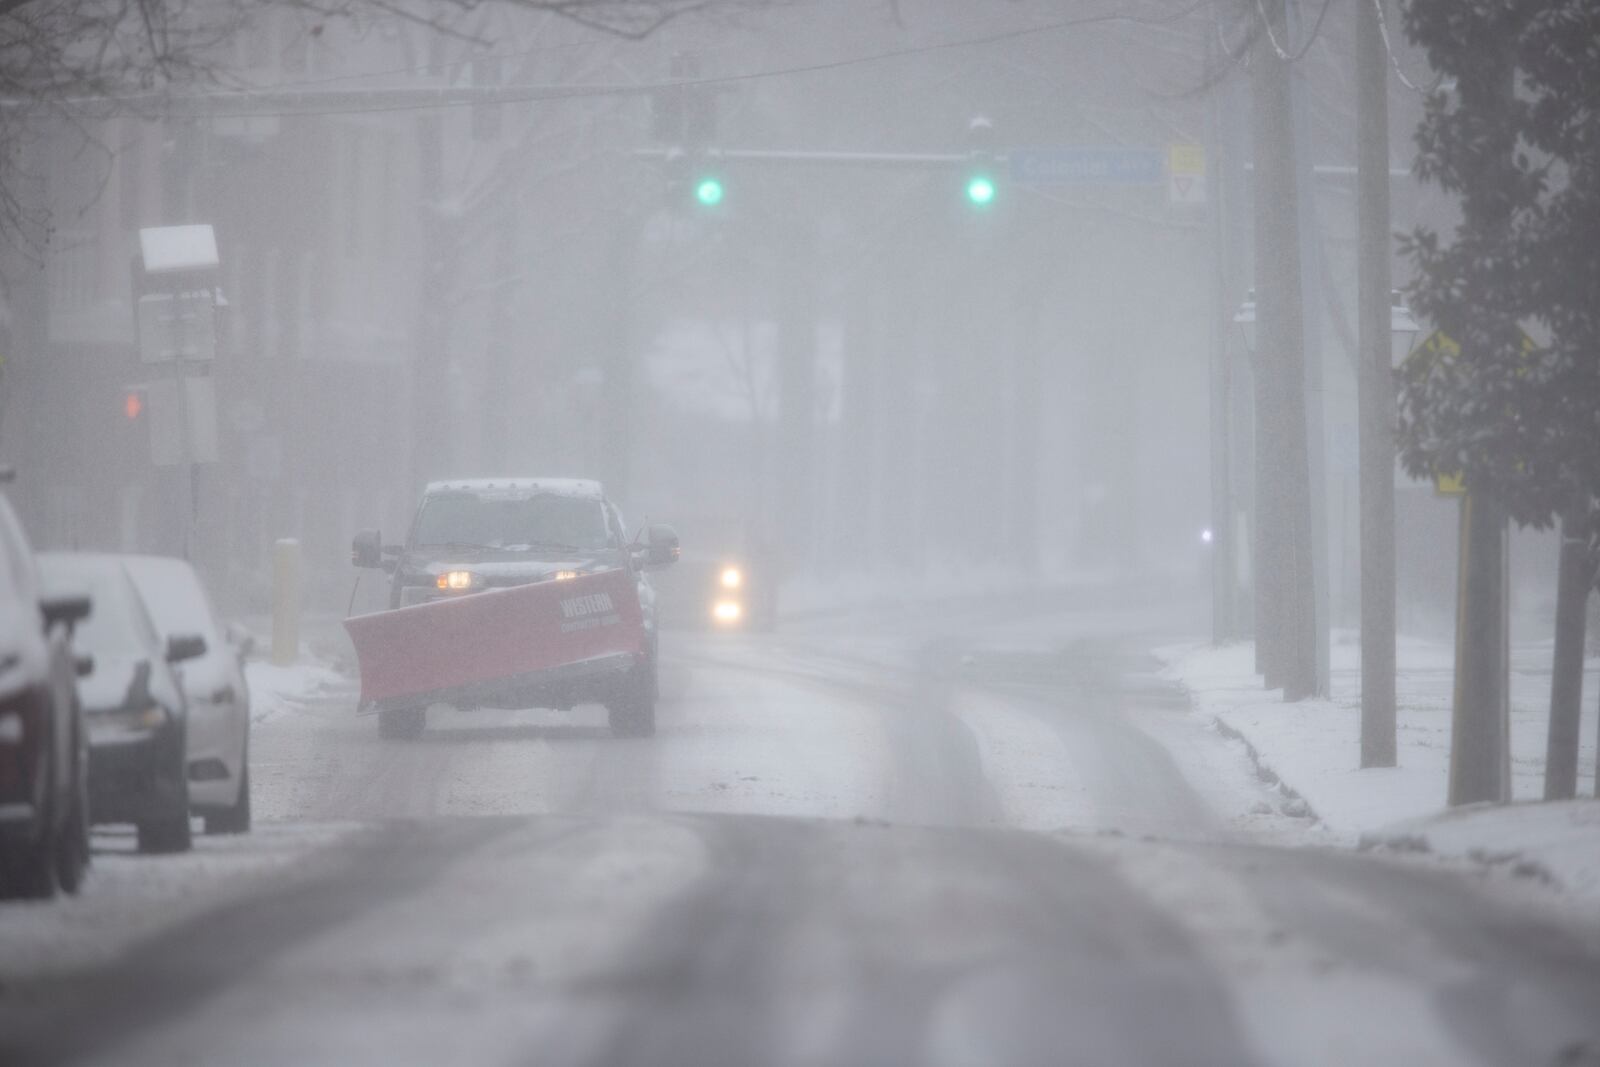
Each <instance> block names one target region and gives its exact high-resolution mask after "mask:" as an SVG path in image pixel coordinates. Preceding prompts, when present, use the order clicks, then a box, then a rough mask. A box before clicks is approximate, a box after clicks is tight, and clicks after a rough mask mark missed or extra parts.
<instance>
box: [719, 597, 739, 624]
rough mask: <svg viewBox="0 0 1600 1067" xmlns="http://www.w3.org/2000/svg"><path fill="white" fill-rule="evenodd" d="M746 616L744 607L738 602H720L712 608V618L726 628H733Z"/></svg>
mask: <svg viewBox="0 0 1600 1067" xmlns="http://www.w3.org/2000/svg"><path fill="white" fill-rule="evenodd" d="M742 615H744V607H743V605H741V604H740V603H739V602H738V601H737V600H719V601H717V602H716V603H715V604H713V605H712V606H711V617H712V618H713V619H715V620H717V622H719V623H721V624H722V625H724V626H731V625H732V624H733V623H736V622H738V621H739V619H740V617H741V616H742Z"/></svg>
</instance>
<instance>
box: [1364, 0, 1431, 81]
mask: <svg viewBox="0 0 1600 1067" xmlns="http://www.w3.org/2000/svg"><path fill="white" fill-rule="evenodd" d="M1372 6H1373V7H1374V8H1376V9H1377V12H1378V33H1379V35H1380V36H1381V37H1382V38H1383V51H1384V54H1385V55H1387V56H1388V57H1389V65H1390V66H1391V67H1393V68H1394V75H1395V77H1397V78H1399V79H1400V84H1401V85H1404V86H1405V87H1406V88H1407V89H1410V90H1411V91H1412V92H1414V93H1421V94H1423V95H1424V96H1426V95H1428V94H1429V93H1431V92H1433V91H1434V90H1435V89H1437V88H1439V86H1441V85H1443V84H1444V72H1443V71H1440V72H1439V76H1438V77H1437V78H1435V79H1433V84H1432V85H1430V86H1428V87H1427V88H1426V89H1424V88H1422V86H1420V85H1418V84H1416V83H1415V82H1413V81H1412V80H1411V79H1410V78H1408V77H1406V72H1405V71H1404V70H1402V69H1400V59H1399V57H1397V56H1396V55H1395V54H1394V46H1393V45H1391V44H1390V43H1389V20H1388V18H1387V17H1386V16H1385V14H1384V10H1383V0H1372Z"/></svg>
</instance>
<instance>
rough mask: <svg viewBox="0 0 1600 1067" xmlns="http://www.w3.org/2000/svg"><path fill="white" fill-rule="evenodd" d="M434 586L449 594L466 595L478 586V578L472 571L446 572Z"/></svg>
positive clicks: (435, 581)
mask: <svg viewBox="0 0 1600 1067" xmlns="http://www.w3.org/2000/svg"><path fill="white" fill-rule="evenodd" d="M434 584H435V585H436V586H438V587H439V588H440V589H442V590H444V591H445V592H447V593H465V592H466V591H467V590H469V589H475V588H477V586H478V576H477V575H476V574H473V573H472V572H471V571H444V572H442V573H441V574H440V575H439V577H438V578H437V579H435V580H434Z"/></svg>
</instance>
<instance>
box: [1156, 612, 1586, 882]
mask: <svg viewBox="0 0 1600 1067" xmlns="http://www.w3.org/2000/svg"><path fill="white" fill-rule="evenodd" d="M1156 655H1157V657H1158V658H1159V659H1161V660H1162V661H1163V663H1165V664H1166V666H1165V669H1164V671H1163V674H1164V675H1165V676H1166V677H1168V678H1170V679H1173V680H1176V681H1178V682H1180V683H1182V684H1183V685H1184V686H1185V687H1186V688H1187V689H1188V690H1189V691H1190V693H1191V695H1192V697H1193V702H1194V706H1195V708H1196V711H1197V713H1199V714H1201V715H1203V716H1205V717H1206V718H1207V719H1209V720H1212V721H1214V722H1215V723H1216V725H1217V728H1218V729H1220V730H1221V731H1223V732H1224V733H1226V734H1229V735H1231V736H1234V737H1236V738H1238V739H1239V740H1240V741H1241V742H1242V743H1243V744H1244V745H1246V746H1247V747H1248V749H1249V751H1250V754H1251V756H1252V758H1253V759H1254V760H1255V761H1256V763H1257V764H1258V765H1259V766H1260V768H1261V769H1262V773H1263V774H1265V775H1268V776H1276V777H1277V778H1278V779H1280V780H1281V782H1282V784H1283V788H1284V789H1285V790H1287V791H1290V792H1292V793H1294V794H1295V795H1298V796H1299V797H1300V798H1301V799H1302V800H1303V801H1304V802H1305V804H1306V805H1307V807H1308V808H1309V810H1310V813H1311V814H1312V815H1314V816H1315V817H1316V818H1317V819H1318V820H1320V821H1321V823H1322V824H1323V825H1324V826H1325V827H1326V828H1327V829H1328V830H1329V831H1331V832H1332V834H1333V835H1334V836H1335V837H1336V838H1338V839H1340V840H1342V841H1344V842H1346V843H1348V844H1357V843H1363V842H1364V843H1366V844H1368V845H1388V846H1394V847H1397V848H1398V847H1404V848H1411V849H1415V850H1418V851H1431V852H1436V853H1440V854H1443V855H1450V856H1460V857H1466V858H1471V859H1475V860H1480V861H1488V860H1491V859H1492V860H1493V861H1494V862H1497V863H1498V862H1502V861H1506V862H1510V863H1511V865H1512V866H1513V867H1514V866H1515V865H1516V863H1517V862H1520V860H1521V859H1526V860H1527V861H1528V863H1530V864H1534V865H1537V867H1538V870H1539V872H1542V875H1543V876H1547V878H1548V880H1549V881H1552V882H1554V883H1556V884H1558V885H1560V886H1561V887H1562V888H1564V889H1566V890H1568V891H1569V892H1573V893H1580V894H1584V895H1590V896H1593V897H1595V898H1596V899H1600V876H1597V873H1596V872H1597V870H1600V802H1596V801H1583V802H1579V803H1577V804H1574V805H1525V804H1516V805H1513V806H1511V807H1491V808H1488V809H1478V808H1472V809H1460V810H1457V811H1451V812H1449V813H1448V814H1446V813H1445V810H1446V809H1445V802H1446V795H1447V792H1446V791H1447V784H1448V777H1449V764H1450V729H1451V723H1450V715H1451V711H1450V704H1451V689H1452V685H1453V681H1454V674H1453V653H1452V650H1451V649H1450V648H1448V647H1446V646H1441V645H1439V644H1437V643H1434V642H1428V641H1420V640H1415V639H1409V638H1402V639H1401V640H1400V642H1399V647H1398V664H1399V670H1398V674H1397V677H1396V692H1397V697H1398V709H1397V724H1398V743H1399V761H1398V762H1399V766H1397V767H1389V768H1373V769H1367V770H1363V769H1361V766H1360V738H1361V702H1360V690H1361V676H1360V649H1359V642H1358V641H1357V639H1356V636H1355V635H1353V634H1350V633H1337V634H1336V635H1335V640H1334V647H1333V656H1332V672H1331V675H1330V680H1331V687H1330V688H1331V694H1330V696H1329V698H1328V699H1325V700H1306V701H1300V702H1298V703H1293V704H1286V703H1284V702H1283V700H1282V695H1281V693H1280V692H1279V691H1278V690H1266V689H1263V688H1262V687H1261V677H1260V675H1258V674H1256V673H1255V670H1254V656H1255V650H1254V647H1253V646H1252V645H1249V644H1240V645H1232V646H1228V647H1223V648H1212V647H1207V646H1199V645H1184V646H1174V647H1169V648H1163V649H1157V650H1156ZM1549 685H1550V646H1549V643H1548V642H1542V643H1535V644H1528V645H1523V646H1519V647H1517V648H1515V649H1513V652H1512V687H1511V695H1512V701H1511V705H1512V706H1511V757H1512V760H1511V762H1512V795H1513V797H1514V798H1515V799H1516V800H1518V801H1533V800H1537V799H1539V798H1540V797H1541V796H1542V795H1543V791H1544V756H1545V742H1546V731H1547V729H1548V726H1549V723H1548V715H1549ZM1596 686H1600V660H1596V661H1591V662H1590V663H1589V664H1588V665H1587V678H1586V692H1587V693H1590V694H1592V693H1594V692H1595V691H1596V689H1595V687H1596ZM1591 704H1592V698H1590V697H1586V698H1585V708H1586V715H1585V720H1584V727H1583V734H1582V739H1581V745H1580V753H1579V783H1578V788H1579V793H1580V794H1585V793H1592V792H1593V788H1594V765H1595V754H1594V745H1595V739H1594V730H1595V724H1594V721H1593V720H1594V716H1593V714H1592V711H1589V710H1588V709H1589V708H1590V707H1591ZM1523 833H1525V834H1526V836H1527V841H1526V848H1525V849H1523V850H1522V851H1520V852H1518V850H1517V848H1515V847H1513V846H1515V845H1516V843H1517V839H1518V837H1519V835H1521V834H1523ZM1569 852H1571V853H1573V854H1574V855H1572V856H1568V855H1567V853H1569ZM1579 852H1583V853H1586V854H1587V858H1583V859H1580V858H1579V857H1578V856H1577V855H1576V853H1579ZM1513 853H1516V854H1517V856H1518V857H1519V858H1518V859H1517V860H1512V859H1511V857H1512V855H1513ZM1530 870H1531V868H1530ZM1522 873H1528V872H1526V871H1524V872H1522Z"/></svg>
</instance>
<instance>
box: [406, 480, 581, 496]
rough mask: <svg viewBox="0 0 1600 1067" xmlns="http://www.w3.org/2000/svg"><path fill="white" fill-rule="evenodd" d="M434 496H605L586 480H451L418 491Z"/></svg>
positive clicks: (430, 484)
mask: <svg viewBox="0 0 1600 1067" xmlns="http://www.w3.org/2000/svg"><path fill="white" fill-rule="evenodd" d="M435 493H486V494H490V493H492V494H500V493H515V494H518V495H521V494H528V495H532V494H534V493H550V494H552V495H554V496H572V497H580V498H582V499H586V500H600V499H602V498H603V497H604V496H605V492H604V491H603V490H602V489H601V488H600V483H599V482H597V481H593V480H591V479H588V478H453V479H451V480H449V481H444V482H429V483H428V486H427V488H426V489H424V490H423V491H422V495H423V496H432V495H433V494H435Z"/></svg>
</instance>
